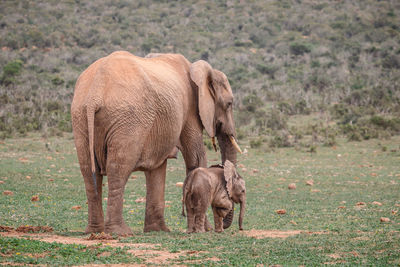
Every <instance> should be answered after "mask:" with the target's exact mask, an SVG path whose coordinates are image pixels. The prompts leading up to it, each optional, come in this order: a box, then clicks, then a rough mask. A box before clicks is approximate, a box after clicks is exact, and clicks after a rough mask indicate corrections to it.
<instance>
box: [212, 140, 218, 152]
mask: <svg viewBox="0 0 400 267" xmlns="http://www.w3.org/2000/svg"><path fill="white" fill-rule="evenodd" d="M211 142H212V145H213V148H214V150H215V152H217V145H216V144H215V137H211Z"/></svg>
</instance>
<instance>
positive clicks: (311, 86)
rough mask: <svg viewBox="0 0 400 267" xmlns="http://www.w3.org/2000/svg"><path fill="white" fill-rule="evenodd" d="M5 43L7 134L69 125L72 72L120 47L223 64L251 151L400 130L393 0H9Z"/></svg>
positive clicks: (0, 33)
mask: <svg viewBox="0 0 400 267" xmlns="http://www.w3.org/2000/svg"><path fill="white" fill-rule="evenodd" d="M0 48H1V53H0V138H7V137H12V136H24V135H26V134H27V133H28V132H30V131H40V132H42V133H43V135H44V136H51V135H62V134H63V132H70V131H71V118H70V113H69V110H70V103H71V100H72V96H73V89H74V85H75V81H76V79H77V78H78V76H79V74H80V73H81V72H82V71H83V70H84V69H85V68H87V67H88V66H89V65H90V64H91V63H92V62H94V61H95V60H97V59H98V58H100V57H103V56H106V55H108V54H110V53H111V52H113V51H116V50H127V51H129V52H131V53H133V54H136V55H139V56H144V55H146V54H147V53H149V52H172V53H181V54H183V55H184V56H186V57H187V58H188V59H189V60H190V61H192V62H193V61H196V60H199V59H204V60H207V61H208V62H209V63H210V64H211V65H212V66H213V67H214V68H217V69H220V70H222V71H223V72H224V73H226V74H227V76H228V78H229V81H230V83H231V86H232V89H233V91H234V94H235V117H236V124H237V130H238V137H239V139H242V140H246V141H249V144H250V145H251V146H252V147H260V146H263V147H265V148H266V149H273V148H275V147H282V146H298V145H299V146H301V145H304V146H305V147H308V148H309V149H310V152H313V150H315V145H317V144H324V145H329V146H334V145H335V144H336V139H335V138H336V137H337V136H339V135H340V136H342V135H344V136H346V137H347V139H348V140H352V141H360V140H363V139H369V138H390V136H392V135H398V134H400V116H399V115H400V105H399V104H400V2H399V1H397V0H381V1H377V0H363V1H346V0H337V1H330V0H318V1H317V0H276V1H275V0H240V1H239V0H237V1H235V0H228V1H196V0H191V1H166V0H165V1H163V0H158V1H156V0H153V1H148V0H136V1H129V0H96V1H83V0H63V1H59V0H57V1H56V0H47V1H40V0H35V1H1V2H0ZM305 137H309V138H308V139H307V138H305ZM242 142H244V141H242ZM209 146H211V145H210V144H209Z"/></svg>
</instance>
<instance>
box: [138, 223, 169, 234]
mask: <svg viewBox="0 0 400 267" xmlns="http://www.w3.org/2000/svg"><path fill="white" fill-rule="evenodd" d="M143 231H144V232H160V231H163V232H170V230H169V228H168V227H167V226H166V225H165V222H164V221H162V222H160V223H157V222H155V223H152V224H145V226H144V230H143Z"/></svg>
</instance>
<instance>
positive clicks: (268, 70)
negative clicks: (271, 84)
mask: <svg viewBox="0 0 400 267" xmlns="http://www.w3.org/2000/svg"><path fill="white" fill-rule="evenodd" d="M256 69H257V70H258V71H259V72H261V73H262V74H268V76H269V77H270V78H271V79H275V73H276V72H277V71H278V67H277V66H271V65H265V64H257V65H256Z"/></svg>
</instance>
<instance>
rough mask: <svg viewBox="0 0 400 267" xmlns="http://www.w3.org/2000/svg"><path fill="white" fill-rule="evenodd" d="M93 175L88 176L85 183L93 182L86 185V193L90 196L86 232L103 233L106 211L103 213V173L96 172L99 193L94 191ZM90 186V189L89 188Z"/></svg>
mask: <svg viewBox="0 0 400 267" xmlns="http://www.w3.org/2000/svg"><path fill="white" fill-rule="evenodd" d="M91 176H92V175H89V176H86V177H85V178H84V179H85V185H88V184H90V183H91V184H92V185H89V186H86V195H87V198H88V210H89V213H88V217H89V218H88V222H89V223H88V226H87V227H86V230H85V233H87V234H88V233H101V232H104V213H103V205H102V200H103V197H102V195H103V194H102V193H103V192H102V189H103V188H102V187H103V175H101V174H99V173H97V172H96V185H97V188H96V190H97V193H96V192H94V189H93V188H94V185H93V177H91ZM88 187H89V189H88Z"/></svg>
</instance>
